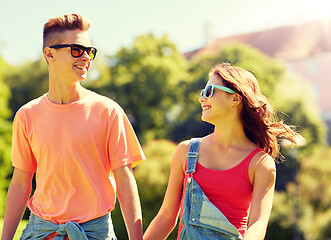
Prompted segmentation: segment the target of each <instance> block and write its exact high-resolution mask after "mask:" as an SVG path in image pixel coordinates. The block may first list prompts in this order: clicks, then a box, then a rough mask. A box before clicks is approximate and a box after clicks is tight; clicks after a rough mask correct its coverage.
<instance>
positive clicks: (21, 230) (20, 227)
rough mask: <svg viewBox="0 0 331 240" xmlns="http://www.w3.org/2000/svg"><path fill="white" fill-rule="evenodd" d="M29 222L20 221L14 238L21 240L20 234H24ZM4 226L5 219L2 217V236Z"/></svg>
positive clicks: (0, 223) (0, 229) (0, 222)
mask: <svg viewBox="0 0 331 240" xmlns="http://www.w3.org/2000/svg"><path fill="white" fill-rule="evenodd" d="M27 223H28V221H26V220H22V221H21V222H20V224H19V225H18V227H17V231H16V234H15V236H14V238H13V240H19V238H20V236H21V235H22V232H23V229H24V228H25V226H26V224H27ZM2 226H3V219H0V236H1V233H2Z"/></svg>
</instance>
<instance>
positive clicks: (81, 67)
mask: <svg viewBox="0 0 331 240" xmlns="http://www.w3.org/2000/svg"><path fill="white" fill-rule="evenodd" d="M76 67H77V68H80V69H85V67H83V66H76Z"/></svg>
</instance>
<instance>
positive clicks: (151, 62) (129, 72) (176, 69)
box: [96, 34, 186, 142]
mask: <svg viewBox="0 0 331 240" xmlns="http://www.w3.org/2000/svg"><path fill="white" fill-rule="evenodd" d="M109 62H110V64H111V66H110V72H109V73H108V76H109V77H110V78H109V79H104V78H102V85H100V84H99V83H97V84H96V91H98V92H100V93H102V94H105V95H107V96H109V97H110V98H113V99H114V100H115V101H117V102H118V103H119V104H120V105H121V106H122V107H123V108H124V109H125V111H126V112H127V114H128V116H129V117H130V120H131V121H132V123H133V126H134V128H135V131H136V132H137V135H138V136H139V139H141V141H142V142H146V141H147V140H151V139H154V138H162V137H164V136H165V134H166V133H167V129H168V128H169V123H170V121H171V119H172V118H173V115H172V114H174V113H175V112H174V111H173V112H172V114H171V109H172V108H173V107H174V106H175V104H176V101H177V99H178V98H179V97H180V96H181V89H178V88H177V86H178V83H180V82H181V81H182V80H183V79H184V78H185V77H186V61H185V59H184V58H183V56H182V55H181V54H180V53H179V52H178V50H177V48H176V46H175V45H174V44H173V43H171V42H170V41H169V40H168V38H167V37H166V36H164V37H162V38H156V37H155V36H154V35H152V34H149V35H145V36H140V37H138V38H137V39H136V40H135V41H134V43H133V46H132V47H131V48H126V47H123V48H121V49H120V50H119V51H118V52H117V54H116V55H115V56H112V57H110V59H109Z"/></svg>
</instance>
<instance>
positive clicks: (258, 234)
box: [244, 154, 276, 240]
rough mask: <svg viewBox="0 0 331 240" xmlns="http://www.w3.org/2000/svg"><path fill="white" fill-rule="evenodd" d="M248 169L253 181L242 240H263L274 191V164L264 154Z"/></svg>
mask: <svg viewBox="0 0 331 240" xmlns="http://www.w3.org/2000/svg"><path fill="white" fill-rule="evenodd" d="M257 156H259V155H257ZM253 160H254V159H253ZM250 169H251V171H250V172H252V175H251V176H252V178H251V179H252V181H253V197H252V203H251V208H250V213H249V221H248V228H247V231H246V233H245V237H244V240H263V239H264V237H265V234H266V229H267V226H268V221H269V217H270V212H271V208H272V202H273V195H274V190H275V181H276V167H275V162H274V160H273V159H272V157H270V156H269V155H267V154H265V155H263V156H261V157H260V158H259V159H257V160H256V161H252V166H250Z"/></svg>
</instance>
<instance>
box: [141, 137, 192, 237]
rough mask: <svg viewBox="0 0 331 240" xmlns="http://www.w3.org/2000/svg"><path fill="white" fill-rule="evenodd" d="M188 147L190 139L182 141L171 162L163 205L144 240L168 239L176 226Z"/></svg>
mask: <svg viewBox="0 0 331 240" xmlns="http://www.w3.org/2000/svg"><path fill="white" fill-rule="evenodd" d="M188 149H189V141H185V142H182V143H180V144H179V145H178V146H177V148H176V151H175V153H174V156H173V158H172V162H171V172H170V177H169V182H168V187H167V190H166V193H165V197H164V200H163V203H162V206H161V208H160V210H159V212H158V214H157V215H156V217H155V218H154V219H153V221H152V222H151V223H150V225H149V226H148V228H147V230H146V232H145V234H144V240H153V239H156V240H160V239H166V237H167V236H168V235H169V234H170V233H171V231H172V230H173V228H174V227H175V226H176V222H177V217H178V212H179V208H180V202H181V198H182V192H183V180H184V176H185V173H184V167H185V164H186V155H187V153H188Z"/></svg>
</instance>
